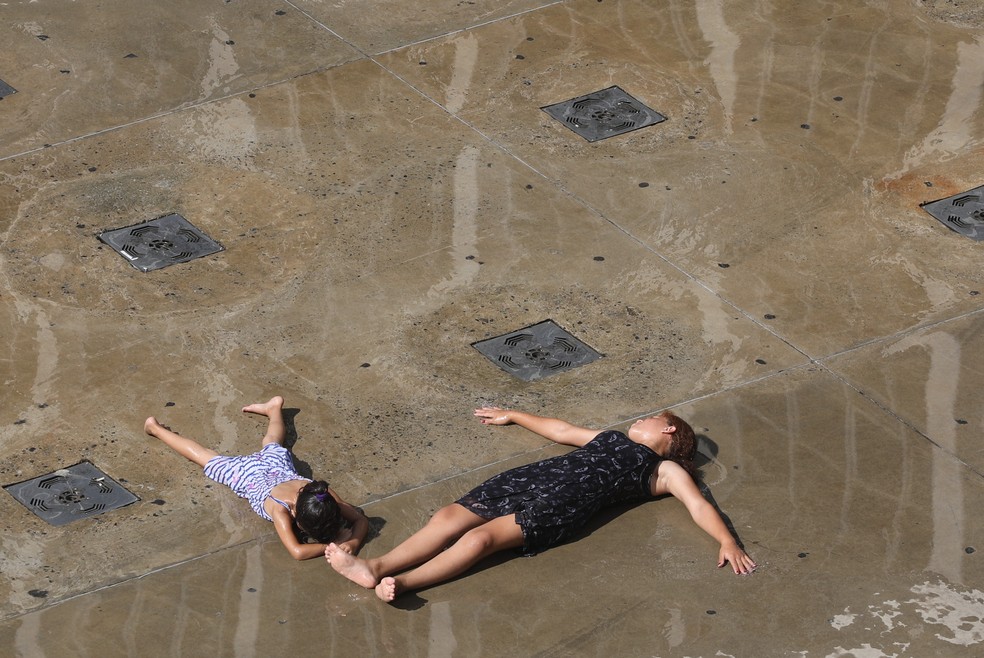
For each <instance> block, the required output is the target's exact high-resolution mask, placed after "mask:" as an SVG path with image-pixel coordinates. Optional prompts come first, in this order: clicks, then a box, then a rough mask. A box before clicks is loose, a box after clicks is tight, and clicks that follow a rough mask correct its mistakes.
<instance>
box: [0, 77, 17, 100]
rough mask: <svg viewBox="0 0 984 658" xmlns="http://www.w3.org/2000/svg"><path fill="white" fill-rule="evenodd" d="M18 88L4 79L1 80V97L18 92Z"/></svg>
mask: <svg viewBox="0 0 984 658" xmlns="http://www.w3.org/2000/svg"><path fill="white" fill-rule="evenodd" d="M16 93H17V90H16V89H14V88H13V87H11V86H10V85H8V84H7V83H6V82H4V81H3V80H0V98H3V97H4V96H10V95H11V94H16Z"/></svg>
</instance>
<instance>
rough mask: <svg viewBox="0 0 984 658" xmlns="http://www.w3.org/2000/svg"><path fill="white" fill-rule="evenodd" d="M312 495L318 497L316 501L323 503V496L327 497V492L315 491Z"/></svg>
mask: <svg viewBox="0 0 984 658" xmlns="http://www.w3.org/2000/svg"><path fill="white" fill-rule="evenodd" d="M314 497H315V498H317V499H318V502H319V503H323V502H325V498H327V497H328V494H326V493H316V494H314Z"/></svg>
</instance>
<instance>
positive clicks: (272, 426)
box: [243, 395, 287, 445]
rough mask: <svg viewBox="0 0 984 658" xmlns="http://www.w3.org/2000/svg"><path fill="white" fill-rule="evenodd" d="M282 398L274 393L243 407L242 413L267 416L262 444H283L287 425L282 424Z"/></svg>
mask: <svg viewBox="0 0 984 658" xmlns="http://www.w3.org/2000/svg"><path fill="white" fill-rule="evenodd" d="M283 409H284V399H283V398H282V397H280V396H279V395H275V396H273V397H272V398H270V399H269V400H268V401H266V402H257V403H255V404H248V405H246V406H245V407H243V412H244V413H249V414H259V415H261V416H266V417H267V420H268V422H267V431H266V436H264V437H263V445H266V444H268V443H279V444H281V445H283V443H284V439H285V438H287V427H286V425H284V414H283Z"/></svg>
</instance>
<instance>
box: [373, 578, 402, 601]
mask: <svg viewBox="0 0 984 658" xmlns="http://www.w3.org/2000/svg"><path fill="white" fill-rule="evenodd" d="M399 593H400V592H399V588H398V587H397V586H396V578H391V577H390V576H387V577H386V578H383V579H382V580H381V581H379V584H378V585H376V596H378V597H379V598H380V599H381V600H383V601H386V602H387V603H389V602H390V601H392V600H393V599H395V598H396V595H397V594H399Z"/></svg>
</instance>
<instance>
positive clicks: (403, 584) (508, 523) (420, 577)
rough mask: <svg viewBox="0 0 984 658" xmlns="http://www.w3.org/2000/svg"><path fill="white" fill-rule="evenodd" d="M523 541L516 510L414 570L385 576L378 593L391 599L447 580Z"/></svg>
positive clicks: (470, 534) (382, 597) (381, 596)
mask: <svg viewBox="0 0 984 658" xmlns="http://www.w3.org/2000/svg"><path fill="white" fill-rule="evenodd" d="M522 545H523V530H522V528H520V526H519V524H518V523H516V517H515V515H513V514H510V515H509V516H500V517H498V518H496V519H493V520H491V521H489V522H488V523H485V524H483V525H481V526H479V527H477V528H472V529H471V530H469V531H468V532H466V533H465V534H464V535H462V537H461V539H459V540H458V541H456V542H455V543H454V544H453V545H452V546H451V547H450V548H448V549H447V550H446V551H444V552H442V553H439V554H437V555H436V556H434V557H433V558H432V559H430V560H428V561H427V562H424V563H423V564H421V565H420V566H419V567H417V568H416V569H414V570H413V571H408V572H407V573H405V574H402V575H399V576H394V577H386V578H383V579H382V580H381V581H379V584H378V585H376V596H378V597H379V598H380V599H382V600H383V601H392V600H393V599H394V598H396V597H397V596H398V595H399V594H401V593H403V592H406V591H410V590H416V589H421V588H422V587H428V586H429V585H434V584H436V583H440V582H444V581H445V580H448V579H449V578H454V577H455V576H457V575H459V574H461V573H462V572H464V571H466V570H467V569H469V568H471V567H472V566H473V565H474V564H475V563H476V562H478V561H479V560H481V559H483V558H486V557H488V556H489V555H492V554H493V553H498V552H499V551H503V550H505V549H507V548H518V547H519V546H522Z"/></svg>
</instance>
